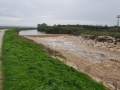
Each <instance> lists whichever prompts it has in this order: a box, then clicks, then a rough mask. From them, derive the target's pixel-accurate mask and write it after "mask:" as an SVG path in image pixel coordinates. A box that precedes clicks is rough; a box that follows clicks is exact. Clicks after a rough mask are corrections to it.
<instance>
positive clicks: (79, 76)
mask: <svg viewBox="0 0 120 90" xmlns="http://www.w3.org/2000/svg"><path fill="white" fill-rule="evenodd" d="M2 69H3V75H4V80H3V90H106V87H105V86H103V85H102V84H99V83H97V82H95V81H94V80H93V79H91V78H90V77H88V76H87V75H86V74H84V73H81V72H78V71H76V70H75V69H73V68H72V67H69V66H67V65H65V64H64V63H63V62H60V61H59V60H57V59H53V58H52V57H50V56H49V55H48V54H47V53H46V52H45V51H44V50H43V49H42V47H40V45H38V44H36V43H34V42H32V41H30V40H27V39H25V38H22V37H20V36H18V35H17V34H15V31H13V30H9V31H6V33H5V35H4V38H3V45H2Z"/></svg>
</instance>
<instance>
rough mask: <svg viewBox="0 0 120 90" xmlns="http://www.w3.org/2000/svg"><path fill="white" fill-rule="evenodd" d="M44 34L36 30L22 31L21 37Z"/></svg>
mask: <svg viewBox="0 0 120 90" xmlns="http://www.w3.org/2000/svg"><path fill="white" fill-rule="evenodd" d="M44 34H45V33H44V32H39V31H37V30H36V29H34V30H22V31H20V32H19V35H44Z"/></svg>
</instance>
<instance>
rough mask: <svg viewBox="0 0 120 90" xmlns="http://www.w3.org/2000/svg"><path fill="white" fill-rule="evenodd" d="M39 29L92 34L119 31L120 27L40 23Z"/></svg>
mask: <svg viewBox="0 0 120 90" xmlns="http://www.w3.org/2000/svg"><path fill="white" fill-rule="evenodd" d="M37 30H38V31H42V32H46V33H52V34H73V35H80V34H90V33H93V34H94V33H99V32H102V33H103V32H119V33H120V28H119V27H116V26H114V27H108V26H107V25H105V26H94V25H78V24H77V25H54V26H48V25H47V24H45V23H43V24H38V26H37Z"/></svg>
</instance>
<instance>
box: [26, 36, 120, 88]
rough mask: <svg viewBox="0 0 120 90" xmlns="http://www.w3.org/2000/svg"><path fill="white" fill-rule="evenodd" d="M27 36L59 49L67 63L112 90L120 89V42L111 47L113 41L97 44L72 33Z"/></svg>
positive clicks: (56, 49)
mask: <svg viewBox="0 0 120 90" xmlns="http://www.w3.org/2000/svg"><path fill="white" fill-rule="evenodd" d="M25 37H26V38H28V39H31V40H33V41H35V42H37V43H39V44H42V45H45V46H46V47H48V48H51V49H53V50H55V51H59V52H60V53H61V54H62V55H63V56H64V57H65V58H60V57H59V59H60V60H62V61H63V62H65V63H66V64H68V65H70V66H72V67H74V68H75V69H77V70H79V71H82V72H84V73H86V74H88V75H89V76H91V77H92V78H93V79H95V80H97V81H98V82H101V83H103V84H104V85H106V86H107V87H109V88H110V89H112V90H113V89H116V90H120V51H119V47H120V44H117V45H114V47H110V48H109V46H110V45H113V44H112V43H105V45H104V44H102V43H101V42H97V44H96V43H94V41H92V40H89V41H86V40H84V39H83V38H82V37H81V36H77V37H76V36H70V35H45V36H32V35H31V36H25ZM101 44H102V45H101ZM115 48H117V49H115Z"/></svg>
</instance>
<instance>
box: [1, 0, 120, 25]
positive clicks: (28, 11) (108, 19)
mask: <svg viewBox="0 0 120 90" xmlns="http://www.w3.org/2000/svg"><path fill="white" fill-rule="evenodd" d="M118 14H120V0H0V25H14V26H15V25H17V26H37V24H38V23H46V24H48V25H54V24H89V25H116V24H117V18H116V16H117V15H118Z"/></svg>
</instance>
